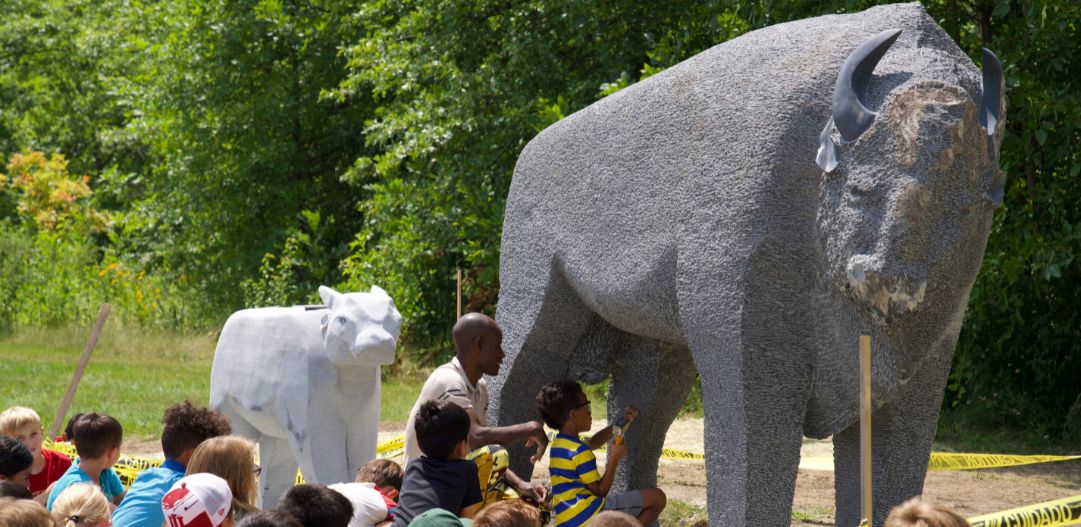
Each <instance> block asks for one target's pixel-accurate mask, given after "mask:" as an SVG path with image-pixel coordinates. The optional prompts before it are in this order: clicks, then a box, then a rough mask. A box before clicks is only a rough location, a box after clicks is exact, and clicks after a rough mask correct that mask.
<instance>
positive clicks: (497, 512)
mask: <svg viewBox="0 0 1081 527" xmlns="http://www.w3.org/2000/svg"><path fill="white" fill-rule="evenodd" d="M473 527H541V515H540V511H538V510H537V508H536V507H533V506H531V505H526V502H524V501H522V500H503V501H501V502H499V503H496V504H495V505H491V506H488V507H485V508H484V510H482V511H480V514H478V515H477V518H476V519H475V520H473Z"/></svg>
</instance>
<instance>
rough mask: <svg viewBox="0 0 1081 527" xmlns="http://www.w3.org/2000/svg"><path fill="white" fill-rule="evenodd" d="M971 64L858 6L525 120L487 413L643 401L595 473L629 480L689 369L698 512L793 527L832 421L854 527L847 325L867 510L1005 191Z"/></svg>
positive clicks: (918, 423)
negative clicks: (608, 471) (529, 134)
mask: <svg viewBox="0 0 1081 527" xmlns="http://www.w3.org/2000/svg"><path fill="white" fill-rule="evenodd" d="M983 68H984V73H983V75H981V72H980V70H979V69H977V68H976V66H975V65H974V64H973V62H972V60H970V59H969V57H968V56H966V55H965V54H964V53H963V52H962V51H961V49H960V48H958V46H957V45H956V44H955V43H954V42H953V41H952V40H951V39H950V38H949V36H947V34H946V33H945V32H944V31H943V30H942V29H941V28H940V27H939V26H938V25H936V24H935V22H934V21H933V20H932V19H931V17H930V16H928V15H927V13H926V12H925V11H924V9H923V8H922V7H921V6H920V5H919V4H898V5H888V6H880V7H876V8H873V9H869V10H867V11H864V12H861V13H857V14H846V15H831V16H824V17H819V18H814V19H808V20H802V21H797V22H790V23H785V24H779V25H776V26H772V27H768V28H765V29H761V30H758V31H754V32H752V33H748V34H746V35H743V36H741V37H739V38H736V39H733V40H731V41H728V42H725V43H723V44H720V45H718V46H715V47H713V48H712V49H709V50H707V51H705V52H703V53H701V54H699V55H697V56H694V57H692V58H690V59H688V60H686V61H684V62H682V63H680V64H678V65H676V66H673V67H671V68H669V69H667V70H665V71H664V72H662V73H660V74H658V75H655V76H653V77H650V78H649V79H646V80H644V81H642V82H639V83H637V84H635V85H633V86H630V87H629V88H627V89H624V90H622V91H620V92H618V93H615V94H613V95H611V96H608V97H606V98H604V99H602V100H600V101H598V102H596V103H595V104H593V105H591V106H589V107H587V108H585V109H583V110H581V111H579V112H577V113H575V114H574V115H571V116H569V117H567V118H566V119H563V120H562V121H560V122H558V123H556V124H554V125H552V126H551V127H549V128H548V129H546V130H545V131H544V132H542V133H541V134H540V135H538V136H537V137H536V138H534V139H533V140H532V141H531V142H530V143H529V144H528V145H527V146H526V148H525V150H524V151H523V152H522V154H521V156H520V158H519V160H518V164H517V167H516V168H515V172H514V178H513V181H512V184H511V189H510V195H509V197H508V199H507V212H506V218H505V223H504V231H503V242H502V256H501V261H500V283H501V289H500V295H499V304H498V308H497V320H498V322H499V324H500V325H501V326H502V328H503V330H504V341H503V343H504V344H503V345H504V348H505V350H506V353H507V359H506V360H505V362H504V366H503V369H502V370H501V371H500V374H499V375H498V377H497V378H495V379H494V380H493V382H492V383H491V385H490V386H491V393H492V394H493V399H492V401H491V403H490V406H489V422H499V423H514V422H521V421H522V420H525V419H530V418H535V415H536V413H535V410H534V402H533V401H534V397H535V395H536V393H537V390H538V389H539V387H540V385H541V384H542V383H544V382H548V381H551V380H555V379H560V378H568V377H575V376H579V375H581V374H582V372H587V373H588V372H596V371H597V370H598V369H601V370H604V372H605V373H607V374H610V375H611V385H610V393H609V405H610V409H614V408H622V407H624V406H626V405H628V404H633V405H637V406H638V407H640V408H641V409H642V410H643V411H642V416H641V417H640V418H639V420H638V423H637V424H636V425H635V428H634V429H633V430H632V431H631V432H630V434H631V438H630V439H629V440H628V443H629V444H630V445H631V451H630V452H629V454H628V458H627V462H626V463H624V465H622V466H621V467H620V468H621V474H620V476H619V478H618V479H617V482H618V483H619V484H620V485H622V486H623V487H626V486H628V485H629V486H631V487H640V486H646V485H650V484H652V483H653V482H654V480H655V474H656V469H657V459H658V456H659V450H660V447H661V443H662V441H663V438H664V434H665V431H666V430H667V428H668V426H669V425H670V424H671V422H672V420H673V419H674V417H675V415H676V412H677V411H678V409H679V407H680V405H681V403H682V402H683V400H684V399H685V397H686V395H687V393H688V391H689V389H690V386H691V384H692V383H693V380H694V374H695V372H696V371H697V373H698V374H699V375H700V376H701V386H702V401H703V407H704V412H705V445H706V466H707V472H708V503H709V518H710V524H711V525H718V526H725V527H730V526H745V525H747V526H756V527H757V526H781V525H789V522H790V510H791V503H792V497H793V492H794V488H795V479H796V473H797V470H798V465H799V458H800V445H801V441H802V438H803V436H809V437H813V438H825V437H829V436H832V437H833V443H834V459H835V467H836V482H837V483H836V494H837V525H839V526H855V525H856V524H857V523H858V522H859V520H860V518H859V495H860V492H859V475H858V466H859V431H858V421H859V407H858V393H859V387H858V352H857V350H858V336H859V335H860V334H867V335H870V336H871V338H872V348H873V349H872V370H873V371H872V375H873V381H872V385H873V386H872V392H873V393H872V398H873V405H874V408H875V411H874V419H873V434H874V448H873V455H874V462H873V484H874V493H873V494H874V514H875V515H874V523H875V524H876V525H881V524H882V522H883V521H884V520H885V518H886V513H887V512H888V510H889V509H890V508H891V507H892V506H893V505H895V504H897V503H899V502H901V501H902V500H904V499H906V498H908V497H911V496H913V495H917V494H920V492H921V490H922V488H923V480H924V475H925V471H926V466H927V461H928V455H929V451H930V447H931V440H932V439H933V437H934V434H935V427H936V423H937V418H938V410H939V404H940V402H941V398H942V394H943V387H944V384H945V380H946V377H947V374H948V371H949V368H950V362H951V358H952V356H953V352H954V347H955V344H956V341H957V336H958V332H959V330H960V327H961V322H962V319H963V317H964V313H965V306H966V303H967V300H968V296H969V291H970V289H971V287H972V284H973V281H974V280H975V278H976V273H977V271H978V270H979V268H980V263H981V260H982V258H983V252H984V248H985V245H986V243H987V237H988V234H989V231H990V228H991V219H992V212H993V211H994V209H995V208H996V207H997V206H998V205H999V204H1000V202H1001V199H1002V193H1003V184H1004V174H1003V172H1002V171H1001V170H1000V169H999V166H998V165H999V164H998V151H999V146H1000V144H1001V141H1002V133H1003V132H1002V126H1001V125H1000V123H1001V121H1002V119H1003V109H1002V82H1003V81H1002V74H1001V67H1000V65H999V64H998V62H997V60H996V59H995V58H994V56H993V55H991V54H990V53H989V52H985V54H984V57H983ZM583 363H584V364H583ZM613 413H614V412H613V411H611V410H610V412H609V415H613ZM514 463H515V466H516V467H517V469H516V470H526V469H527V468H528V467H527V466H525V464H526V463H527V461H526V459H525V456H524V455H522V454H521V452H520V451H519V452H518V453H517V454H516V457H515V460H514ZM526 473H528V472H526Z"/></svg>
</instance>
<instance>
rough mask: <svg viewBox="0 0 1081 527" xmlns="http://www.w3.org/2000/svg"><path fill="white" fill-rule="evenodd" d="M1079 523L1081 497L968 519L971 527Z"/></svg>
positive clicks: (1049, 526)
mask: <svg viewBox="0 0 1081 527" xmlns="http://www.w3.org/2000/svg"><path fill="white" fill-rule="evenodd" d="M1079 522H1081V496H1073V497H1071V498H1063V499H1061V500H1055V501H1045V502H1043V503H1037V504H1035V505H1029V506H1027V507H1018V508H1016V509H1010V510H1007V511H1002V512H996V513H993V514H984V515H983V516H977V517H975V518H969V519H968V523H969V525H971V526H972V527H1063V526H1066V525H1075V524H1077V523H1079Z"/></svg>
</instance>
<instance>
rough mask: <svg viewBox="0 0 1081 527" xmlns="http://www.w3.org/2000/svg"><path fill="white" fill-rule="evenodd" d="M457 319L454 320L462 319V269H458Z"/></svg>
mask: <svg viewBox="0 0 1081 527" xmlns="http://www.w3.org/2000/svg"><path fill="white" fill-rule="evenodd" d="M457 305H458V317H457V318H455V319H454V320H458V319H459V318H462V268H461V267H459V268H458V304H457Z"/></svg>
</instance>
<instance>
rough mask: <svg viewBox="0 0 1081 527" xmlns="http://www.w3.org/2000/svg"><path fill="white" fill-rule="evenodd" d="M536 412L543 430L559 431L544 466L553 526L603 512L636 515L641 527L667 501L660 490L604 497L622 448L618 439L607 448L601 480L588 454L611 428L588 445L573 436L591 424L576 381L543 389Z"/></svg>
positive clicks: (567, 526) (566, 526)
mask: <svg viewBox="0 0 1081 527" xmlns="http://www.w3.org/2000/svg"><path fill="white" fill-rule="evenodd" d="M537 410H538V411H539V412H540V414H541V417H542V418H543V419H544V422H545V423H547V424H548V426H550V427H552V428H555V429H557V430H559V434H557V435H556V438H555V440H553V441H552V443H551V448H552V450H551V461H550V462H549V468H548V470H549V472H550V473H551V476H552V509H553V511H555V514H556V526H557V527H578V526H579V525H584V524H585V523H586V521H588V520H589V519H590V518H592V517H593V515H594V514H597V513H598V512H600V511H602V510H615V511H621V512H627V513H629V514H631V515H632V516H637V518H638V522H639V523H641V524H642V525H643V526H645V525H650V524H652V523H653V522H654V521H656V520H657V517H658V516H660V514H661V511H662V510H664V506H665V504H666V501H667V498H666V497H665V495H664V492H662V491H661V490H660V489H642V490H632V491H630V492H626V493H623V494H618V495H612V496H609V495H608V491H609V489H611V488H612V480H613V479H614V478H615V474H616V468H617V467H618V466H619V461H620V460H621V459H622V458H623V456H624V455H625V454H626V453H627V446H626V445H624V444H623V443H622V441H618V440H617V441H614V442H613V444H612V446H611V447H610V448H609V449H608V467H607V468H605V470H604V476H601V475H600V473H599V472H598V471H597V458H595V457H594V456H593V450H594V449H597V448H599V447H600V446H601V445H604V444H605V443H607V442H608V439H609V438H610V437H612V426H611V425H609V426H607V427H605V428H603V429H602V430H601V431H600V432H597V434H596V435H594V436H593V437H592V438H591V439H590V441H589V444H588V445H587V444H586V443H583V442H582V440H581V439H579V438H578V435H579V434H581V433H583V432H588V431H589V429H590V428H592V426H593V414H592V411H591V409H590V407H589V399H588V398H586V394H585V393H584V392H583V391H582V387H581V386H579V385H578V383H576V382H573V381H567V382H557V383H553V384H546V385H544V386H543V387H542V388H541V391H540V393H539V394H538V395H537ZM637 415H638V410H636V409H634V408H627V410H626V416H627V419H634V418H635V417H636V416H637Z"/></svg>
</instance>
